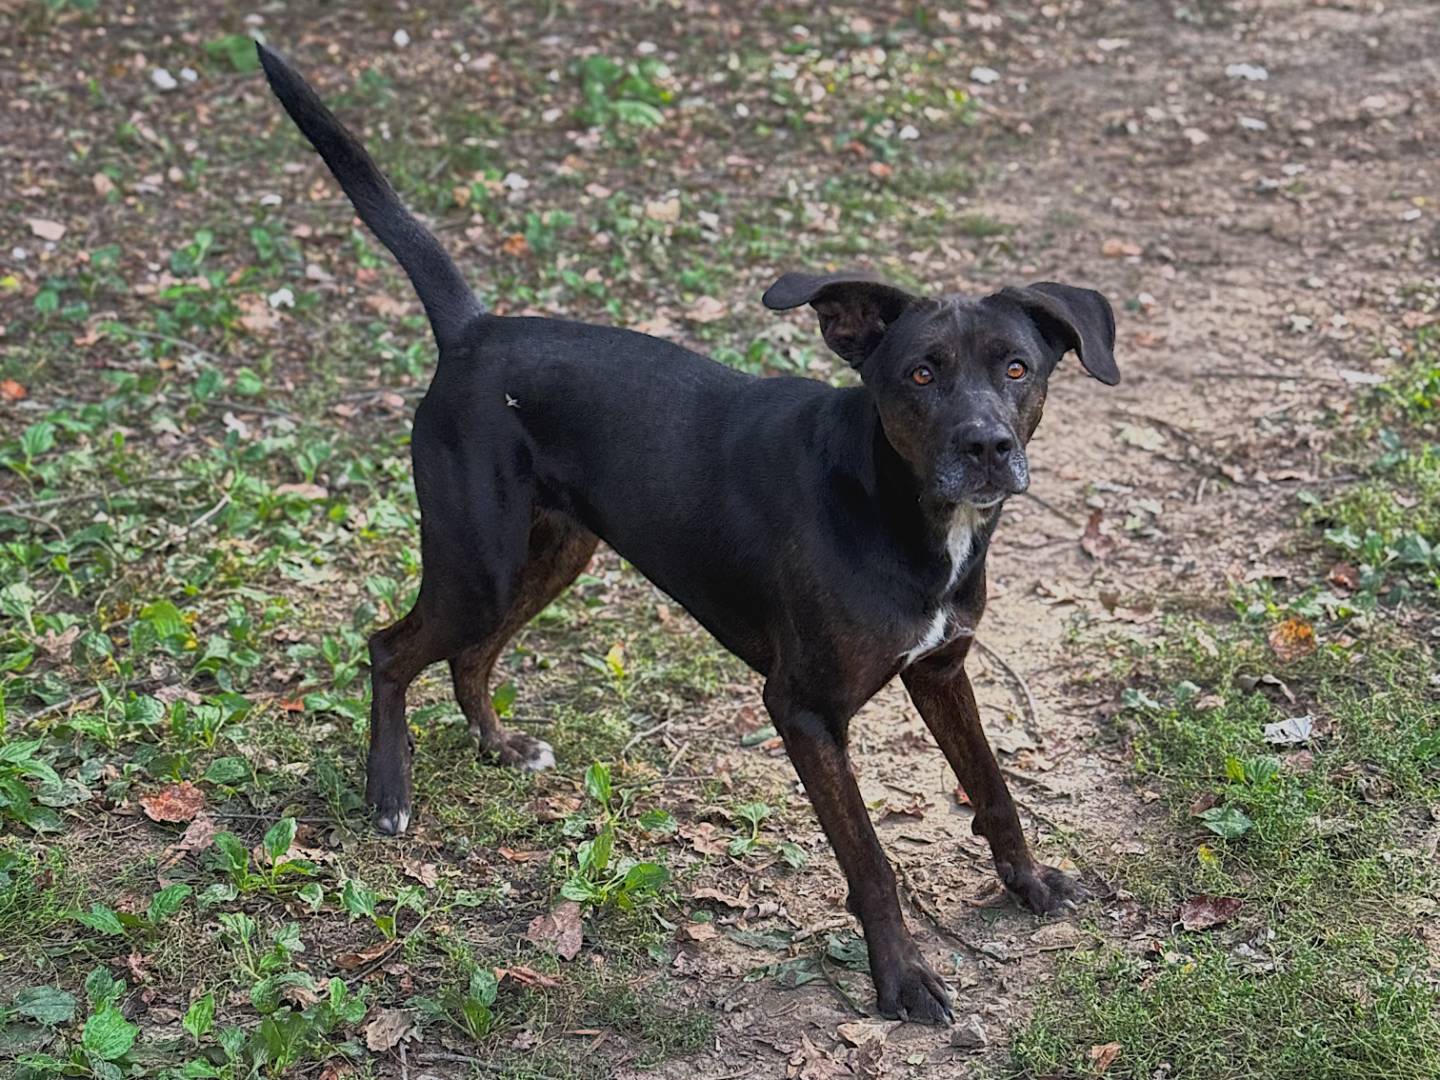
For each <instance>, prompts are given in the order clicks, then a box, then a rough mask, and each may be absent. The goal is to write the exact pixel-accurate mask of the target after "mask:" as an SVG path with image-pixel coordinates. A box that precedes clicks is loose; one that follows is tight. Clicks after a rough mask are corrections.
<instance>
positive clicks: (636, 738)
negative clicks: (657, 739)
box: [620, 716, 675, 757]
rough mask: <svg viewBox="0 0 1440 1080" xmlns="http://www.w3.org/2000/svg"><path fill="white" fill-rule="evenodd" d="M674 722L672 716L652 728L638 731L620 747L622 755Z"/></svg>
mask: <svg viewBox="0 0 1440 1080" xmlns="http://www.w3.org/2000/svg"><path fill="white" fill-rule="evenodd" d="M674 722H675V718H674V717H673V716H672V717H671V718H670V719H669V720H662V721H661V722H660V723H658V724H656V725H655V726H654V727H652V728H646V729H645V730H644V731H640V732H636V733H635V734H634V735H633V736H631V738H630V741H629V742H627V743H626V744H625V745H624V746H622V747H621V748H620V756H621V757H624V756H625V755H627V754H628V753H630V751H631V749H632V748H633V747H634V746H635V744H636V743H641V742H644V741H645V740H646V739H648V738H649V737H650V736H651V735H654V734H656V733H657V732H661V731H664V730H665V729H666V728H668V727H669V726H670V725H671V724H673V723H674Z"/></svg>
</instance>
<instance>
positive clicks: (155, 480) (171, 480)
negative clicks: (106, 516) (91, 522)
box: [0, 474, 199, 517]
mask: <svg viewBox="0 0 1440 1080" xmlns="http://www.w3.org/2000/svg"><path fill="white" fill-rule="evenodd" d="M187 480H194V481H196V482H197V483H198V482H199V478H198V477H193V476H182V475H179V474H173V475H167V476H147V477H141V478H139V479H136V480H132V481H130V485H131V486H132V487H140V486H142V485H144V486H147V487H148V486H149V485H151V484H156V485H159V484H180V483H184V482H185V481H187ZM123 493H124V492H123V490H121V491H82V492H80V493H78V494H75V495H58V496H56V497H55V498H53V499H30V500H27V501H26V502H18V503H9V504H7V505H4V506H0V514H14V515H15V516H16V517H20V516H22V514H21V511H24V510H44V509H48V508H49V507H52V506H65V505H68V504H70V503H78V502H87V501H89V500H92V499H99V500H101V501H106V500H109V499H113V498H115V496H117V495H121V494H123Z"/></svg>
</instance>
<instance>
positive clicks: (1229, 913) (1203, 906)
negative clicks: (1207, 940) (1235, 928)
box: [1180, 893, 1241, 930]
mask: <svg viewBox="0 0 1440 1080" xmlns="http://www.w3.org/2000/svg"><path fill="white" fill-rule="evenodd" d="M1240 907H1241V903H1240V901H1239V900H1237V899H1235V898H1234V897H1233V896H1206V895H1205V894H1204V893H1201V894H1200V895H1198V896H1192V897H1190V899H1189V900H1186V901H1185V903H1183V904H1181V905H1180V925H1182V926H1183V927H1185V929H1186V930H1209V929H1210V928H1211V927H1212V926H1219V925H1220V924H1221V923H1226V922H1229V921H1230V920H1231V919H1232V918H1234V917H1235V913H1236V912H1237V911H1239V910H1240Z"/></svg>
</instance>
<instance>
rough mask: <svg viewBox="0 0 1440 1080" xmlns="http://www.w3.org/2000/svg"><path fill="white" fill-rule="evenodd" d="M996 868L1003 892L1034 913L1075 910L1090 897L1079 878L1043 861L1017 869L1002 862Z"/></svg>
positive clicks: (1044, 913) (1043, 913)
mask: <svg viewBox="0 0 1440 1080" xmlns="http://www.w3.org/2000/svg"><path fill="white" fill-rule="evenodd" d="M999 870H1000V881H1001V883H1002V884H1003V885H1004V886H1005V889H1006V891H1008V892H1009V893H1010V895H1012V896H1013V897H1015V899H1017V900H1019V901H1020V903H1022V904H1023V905H1025V907H1027V908H1029V909H1030V910H1031V911H1033V912H1034V913H1035V914H1036V915H1049V914H1050V913H1052V912H1055V911H1061V910H1066V909H1068V910H1071V911H1074V910H1075V908H1076V907H1078V906H1079V905H1080V904H1081V903H1082V902H1083V901H1085V900H1088V899H1089V898H1090V893H1089V890H1087V889H1086V888H1085V886H1084V885H1082V884H1081V883H1080V879H1079V878H1077V877H1075V876H1074V875H1073V874H1067V873H1065V871H1063V870H1057V869H1056V868H1055V867H1053V866H1046V865H1045V864H1044V863H1030V864H1029V865H1028V866H1025V867H1020V868H1017V867H1014V866H1011V865H1009V864H1002V865H1001V866H1000V867H999Z"/></svg>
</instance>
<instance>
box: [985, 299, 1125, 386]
mask: <svg viewBox="0 0 1440 1080" xmlns="http://www.w3.org/2000/svg"><path fill="white" fill-rule="evenodd" d="M1000 295H1001V296H1005V297H1008V298H1009V299H1011V300H1014V301H1015V302H1016V303H1018V304H1019V305H1020V306H1021V307H1023V308H1024V309H1025V310H1026V312H1027V313H1028V314H1029V315H1030V318H1032V319H1033V320H1034V321H1035V325H1036V326H1037V327H1038V328H1039V330H1040V333H1041V335H1043V336H1044V338H1045V340H1046V341H1047V342H1049V343H1050V344H1051V345H1052V346H1054V347H1055V348H1057V349H1059V351H1060V352H1061V353H1062V354H1063V353H1066V352H1069V351H1070V350H1071V349H1074V350H1075V355H1077V356H1078V357H1080V364H1081V366H1083V367H1084V368H1085V370H1086V371H1088V372H1089V373H1090V374H1091V375H1093V376H1094V377H1095V378H1097V379H1099V380H1100V381H1101V382H1102V383H1104V384H1105V385H1106V386H1114V385H1115V384H1116V383H1118V382H1119V381H1120V369H1119V368H1118V367H1116V366H1115V313H1114V312H1113V311H1111V310H1110V301H1108V300H1106V299H1105V297H1103V296H1101V295H1100V294H1099V293H1098V292H1096V291H1095V290H1094V289H1078V288H1076V287H1075V286H1074V285H1061V284H1060V283H1059V282H1055V281H1040V282H1036V283H1035V284H1034V285H1031V286H1030V287H1029V288H1026V289H1004V290H1002V291H1001V294H1000Z"/></svg>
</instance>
